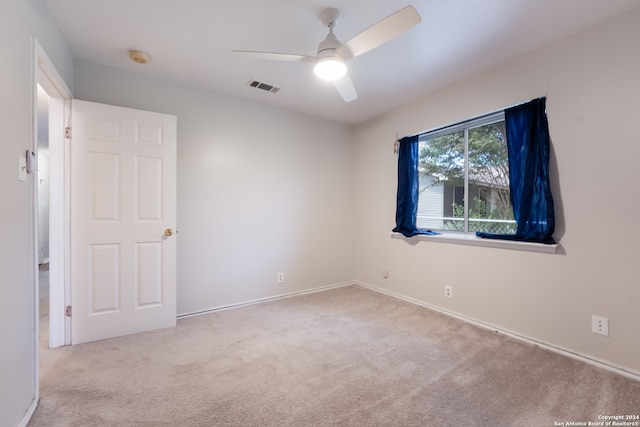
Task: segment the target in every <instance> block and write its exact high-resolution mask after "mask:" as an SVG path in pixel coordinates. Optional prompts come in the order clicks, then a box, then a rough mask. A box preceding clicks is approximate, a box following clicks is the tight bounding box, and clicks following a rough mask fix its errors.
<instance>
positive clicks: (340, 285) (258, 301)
mask: <svg viewBox="0 0 640 427" xmlns="http://www.w3.org/2000/svg"><path fill="white" fill-rule="evenodd" d="M356 284H357V283H356V282H344V283H337V284H335V285H328V286H321V287H318V288H313V289H307V290H304V291H298V292H290V293H287V294H280V295H275V296H272V297H266V298H259V299H255V300H250V301H245V302H239V303H235V304H229V305H224V306H220V307H213V308H208V309H206V310H201V311H196V312H192V313H184V314H179V315H178V316H176V317H177V318H178V319H185V318H187V317H193V316H200V315H202V314H207V313H215V312H216V311H223V310H230V309H232V308H238V307H244V306H247V305H253V304H259V303H261V302H267V301H273V300H278V299H283V298H289V297H294V296H297V295H305V294H313V293H316V292H322V291H327V290H329V289H335V288H342V287H344V286H351V285H356Z"/></svg>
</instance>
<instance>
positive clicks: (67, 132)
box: [64, 126, 71, 139]
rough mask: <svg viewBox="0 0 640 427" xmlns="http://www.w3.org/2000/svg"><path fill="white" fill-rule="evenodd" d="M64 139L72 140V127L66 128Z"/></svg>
mask: <svg viewBox="0 0 640 427" xmlns="http://www.w3.org/2000/svg"><path fill="white" fill-rule="evenodd" d="M64 137H65V138H67V139H71V127H70V126H67V127H65V128H64Z"/></svg>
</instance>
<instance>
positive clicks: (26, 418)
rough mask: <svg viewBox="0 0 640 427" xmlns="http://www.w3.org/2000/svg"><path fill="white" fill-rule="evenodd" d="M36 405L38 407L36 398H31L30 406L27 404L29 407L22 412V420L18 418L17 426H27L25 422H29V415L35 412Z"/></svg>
mask: <svg viewBox="0 0 640 427" xmlns="http://www.w3.org/2000/svg"><path fill="white" fill-rule="evenodd" d="M37 407H38V399H33V401H32V402H31V406H29V409H27V412H25V413H24V416H23V417H22V420H20V423H19V424H18V427H27V424H29V421H31V417H32V416H33V413H34V412H36V408H37Z"/></svg>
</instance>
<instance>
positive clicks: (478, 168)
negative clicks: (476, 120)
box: [467, 121, 516, 234]
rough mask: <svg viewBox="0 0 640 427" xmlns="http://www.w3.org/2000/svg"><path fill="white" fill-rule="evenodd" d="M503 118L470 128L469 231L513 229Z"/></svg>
mask: <svg viewBox="0 0 640 427" xmlns="http://www.w3.org/2000/svg"><path fill="white" fill-rule="evenodd" d="M505 135H506V133H505V127H504V121H500V122H496V123H490V124H487V125H484V126H479V127H476V128H472V129H469V199H468V201H467V203H469V206H468V208H469V231H470V232H474V233H475V232H476V231H485V232H489V233H508V234H513V233H515V232H516V225H515V221H514V220H513V209H512V207H511V199H510V196H509V159H508V151H507V142H506V137H505Z"/></svg>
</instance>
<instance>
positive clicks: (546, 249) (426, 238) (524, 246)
mask: <svg viewBox="0 0 640 427" xmlns="http://www.w3.org/2000/svg"><path fill="white" fill-rule="evenodd" d="M391 238H392V239H402V240H407V241H412V242H438V243H453V244H457V245H468V246H484V247H486V248H500V249H511V250H518V251H529V252H543V253H547V254H555V253H556V250H557V249H558V244H557V243H556V244H552V245H545V244H543V243H532V242H517V241H513V240H496V239H482V238H480V237H477V236H476V235H474V234H464V233H447V232H443V233H442V234H437V235H433V236H432V235H428V234H417V235H415V236H412V237H404V236H403V235H402V234H400V233H394V232H392V233H391Z"/></svg>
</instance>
